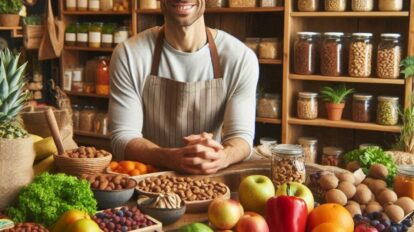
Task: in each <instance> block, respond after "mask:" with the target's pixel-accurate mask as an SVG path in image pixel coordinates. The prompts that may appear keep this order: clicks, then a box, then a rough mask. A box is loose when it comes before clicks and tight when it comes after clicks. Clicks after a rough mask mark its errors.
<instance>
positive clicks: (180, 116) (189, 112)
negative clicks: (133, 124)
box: [142, 28, 226, 147]
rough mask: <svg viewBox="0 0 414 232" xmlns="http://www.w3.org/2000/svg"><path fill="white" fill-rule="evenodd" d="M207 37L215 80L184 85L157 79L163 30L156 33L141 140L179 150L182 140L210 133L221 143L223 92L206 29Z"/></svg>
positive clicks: (215, 55) (212, 40) (218, 64)
mask: <svg viewBox="0 0 414 232" xmlns="http://www.w3.org/2000/svg"><path fill="white" fill-rule="evenodd" d="M206 33H207V41H208V44H209V49H210V55H211V61H212V65H213V71H214V79H210V80H206V81H199V82H189V83H186V82H178V81H175V80H172V79H167V78H163V77H159V76H158V69H159V64H160V60H161V53H162V48H163V44H164V38H165V34H164V28H162V29H161V30H160V32H159V35H158V38H157V42H156V45H155V50H154V57H153V63H152V68H151V75H150V76H149V77H148V78H147V80H146V81H145V85H144V89H143V96H142V100H143V110H144V125H143V136H144V138H146V139H148V140H150V141H152V142H154V143H156V144H157V145H159V146H161V147H181V146H183V145H184V143H183V137H185V136H188V135H191V134H200V133H202V132H209V133H213V135H214V138H215V139H216V140H220V135H221V127H222V124H223V118H224V109H225V104H226V90H225V88H224V81H223V78H222V77H221V75H222V73H221V70H220V60H219V56H218V52H217V47H216V44H215V43H214V39H213V36H212V35H211V32H210V31H209V30H208V29H206Z"/></svg>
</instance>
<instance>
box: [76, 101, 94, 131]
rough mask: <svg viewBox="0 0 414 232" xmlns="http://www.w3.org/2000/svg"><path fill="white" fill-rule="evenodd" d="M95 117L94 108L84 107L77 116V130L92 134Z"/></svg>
mask: <svg viewBox="0 0 414 232" xmlns="http://www.w3.org/2000/svg"><path fill="white" fill-rule="evenodd" d="M95 115H96V111H95V107H93V106H90V105H86V106H85V107H84V108H83V110H82V111H81V112H80V114H79V130H81V131H87V132H93V121H94V119H95Z"/></svg>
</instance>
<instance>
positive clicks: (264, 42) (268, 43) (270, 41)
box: [259, 38, 282, 59]
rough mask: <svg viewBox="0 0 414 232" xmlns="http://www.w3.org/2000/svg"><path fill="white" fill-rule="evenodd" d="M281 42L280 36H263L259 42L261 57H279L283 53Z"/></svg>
mask: <svg viewBox="0 0 414 232" xmlns="http://www.w3.org/2000/svg"><path fill="white" fill-rule="evenodd" d="M281 48H282V46H281V42H280V41H279V39H278V38H263V39H261V40H260V44H259V57H260V59H277V58H279V57H280V55H281Z"/></svg>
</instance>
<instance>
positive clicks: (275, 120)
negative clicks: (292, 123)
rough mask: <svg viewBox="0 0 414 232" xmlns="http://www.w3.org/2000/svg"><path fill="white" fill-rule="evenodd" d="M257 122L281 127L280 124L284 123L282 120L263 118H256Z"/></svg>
mask: <svg viewBox="0 0 414 232" xmlns="http://www.w3.org/2000/svg"><path fill="white" fill-rule="evenodd" d="M256 122H260V123H269V124H275V125H279V124H281V123H282V120H280V119H274V118H261V117H256Z"/></svg>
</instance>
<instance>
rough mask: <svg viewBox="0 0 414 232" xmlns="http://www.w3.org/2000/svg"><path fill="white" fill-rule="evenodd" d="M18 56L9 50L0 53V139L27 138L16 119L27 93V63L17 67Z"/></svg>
mask: <svg viewBox="0 0 414 232" xmlns="http://www.w3.org/2000/svg"><path fill="white" fill-rule="evenodd" d="M19 58H20V54H17V55H15V54H12V53H11V52H10V50H9V49H7V48H6V49H3V51H0V138H5V139H17V138H23V137H25V136H27V134H28V133H27V132H26V130H24V129H23V128H22V126H21V124H20V123H19V121H18V119H17V114H18V113H19V112H20V110H21V109H22V107H23V105H24V103H25V102H26V99H27V98H28V93H27V92H25V91H24V84H25V83H24V80H23V79H24V75H23V74H24V71H25V69H26V66H27V62H26V63H24V64H23V65H21V66H18V62H19Z"/></svg>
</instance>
